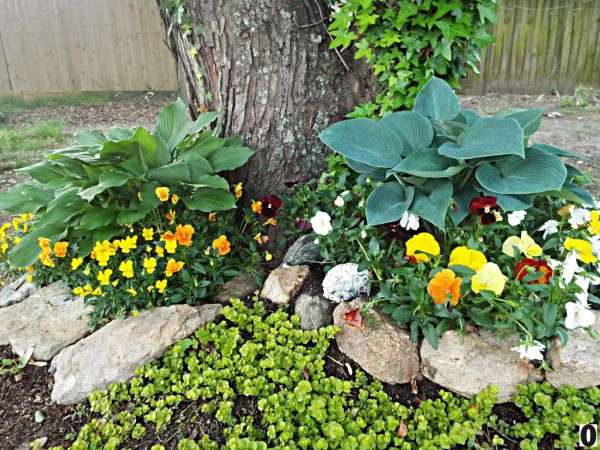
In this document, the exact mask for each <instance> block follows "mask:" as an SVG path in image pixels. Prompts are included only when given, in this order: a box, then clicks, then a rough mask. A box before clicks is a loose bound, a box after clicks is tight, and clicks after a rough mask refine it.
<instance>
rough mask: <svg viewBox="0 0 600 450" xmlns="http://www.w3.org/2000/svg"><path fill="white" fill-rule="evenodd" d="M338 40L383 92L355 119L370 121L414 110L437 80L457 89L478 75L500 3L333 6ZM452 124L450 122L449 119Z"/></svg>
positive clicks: (375, 0) (366, 0)
mask: <svg viewBox="0 0 600 450" xmlns="http://www.w3.org/2000/svg"><path fill="white" fill-rule="evenodd" d="M328 3H330V5H331V8H332V13H331V19H332V22H331V23H330V25H329V32H330V33H331V35H332V36H333V37H334V40H333V41H332V43H331V45H330V47H331V48H347V47H349V46H350V45H353V46H354V48H355V53H354V58H355V59H360V58H365V60H366V61H367V62H369V63H370V64H371V66H372V67H373V72H374V74H375V75H376V76H378V77H379V81H380V83H381V84H382V86H383V90H382V93H381V94H380V95H379V96H378V97H377V99H376V100H375V103H371V102H368V103H365V104H362V105H360V106H358V107H356V109H355V110H354V112H353V113H352V114H351V117H372V116H374V115H384V114H386V113H388V112H391V111H396V110H398V109H401V108H405V107H410V106H412V105H413V102H414V100H415V96H416V95H417V93H418V92H419V91H420V90H421V88H422V87H423V86H424V85H425V83H426V81H427V80H429V79H430V78H431V77H433V76H440V77H442V78H444V79H446V80H447V81H448V82H449V83H450V84H451V85H452V86H453V87H454V88H459V87H460V86H459V80H460V79H461V78H464V77H466V76H467V69H470V70H472V71H473V72H474V73H476V74H479V72H478V69H477V64H478V63H479V61H480V51H481V50H482V49H483V48H484V47H485V46H486V45H489V44H493V43H494V37H493V36H491V35H490V34H489V33H488V32H487V30H488V29H489V27H490V26H491V25H492V24H495V23H496V22H497V17H496V11H497V8H498V2H497V1H496V0H475V1H473V0H419V1H414V0H399V1H396V2H388V1H384V0H346V1H343V2H335V1H329V2H328ZM448 119H452V117H449V118H448Z"/></svg>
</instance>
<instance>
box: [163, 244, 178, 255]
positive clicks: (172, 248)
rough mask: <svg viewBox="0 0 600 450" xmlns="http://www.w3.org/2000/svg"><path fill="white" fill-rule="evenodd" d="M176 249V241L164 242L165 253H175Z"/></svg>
mask: <svg viewBox="0 0 600 450" xmlns="http://www.w3.org/2000/svg"><path fill="white" fill-rule="evenodd" d="M176 248H177V241H165V250H166V251H167V253H175V249H176Z"/></svg>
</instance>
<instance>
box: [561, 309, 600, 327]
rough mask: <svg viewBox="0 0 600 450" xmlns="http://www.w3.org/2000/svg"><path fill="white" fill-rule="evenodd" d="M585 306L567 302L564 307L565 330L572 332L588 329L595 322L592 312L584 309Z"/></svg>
mask: <svg viewBox="0 0 600 450" xmlns="http://www.w3.org/2000/svg"><path fill="white" fill-rule="evenodd" d="M586 306H587V305H585V304H583V303H581V302H576V303H575V302H568V303H567V304H566V305H565V309H566V310H567V317H566V318H565V328H567V329H568V330H574V329H575V328H580V327H589V326H590V325H592V324H593V323H594V322H595V321H596V316H595V315H594V312H593V311H591V310H590V309H588V308H586Z"/></svg>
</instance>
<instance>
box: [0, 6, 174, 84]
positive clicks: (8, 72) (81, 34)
mask: <svg viewBox="0 0 600 450" xmlns="http://www.w3.org/2000/svg"><path fill="white" fill-rule="evenodd" d="M0 11H2V14H0V92H7V91H13V92H19V91H21V92H67V91H103V90H106V91H112V90H146V89H153V90H175V89H177V72H176V67H175V63H174V60H173V58H172V57H171V54H170V52H169V50H168V49H167V47H166V45H165V44H164V29H163V27H162V24H161V22H160V17H159V14H158V10H157V7H156V3H155V2H152V1H149V0H102V1H100V2H99V1H95V0H0Z"/></svg>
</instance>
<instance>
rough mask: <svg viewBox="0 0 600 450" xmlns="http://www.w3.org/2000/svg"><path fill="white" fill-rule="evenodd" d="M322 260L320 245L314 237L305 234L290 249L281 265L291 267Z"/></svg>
mask: <svg viewBox="0 0 600 450" xmlns="http://www.w3.org/2000/svg"><path fill="white" fill-rule="evenodd" d="M322 260H323V257H322V256H321V250H320V249H319V246H318V245H317V244H315V241H314V237H313V236H311V235H309V234H305V235H304V236H300V237H299V238H298V239H297V240H296V242H294V243H293V244H292V246H291V247H290V248H289V249H288V251H287V252H286V253H285V256H284V257H283V261H282V263H281V265H282V266H284V267H289V266H297V265H300V264H309V263H311V262H315V261H322Z"/></svg>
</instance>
